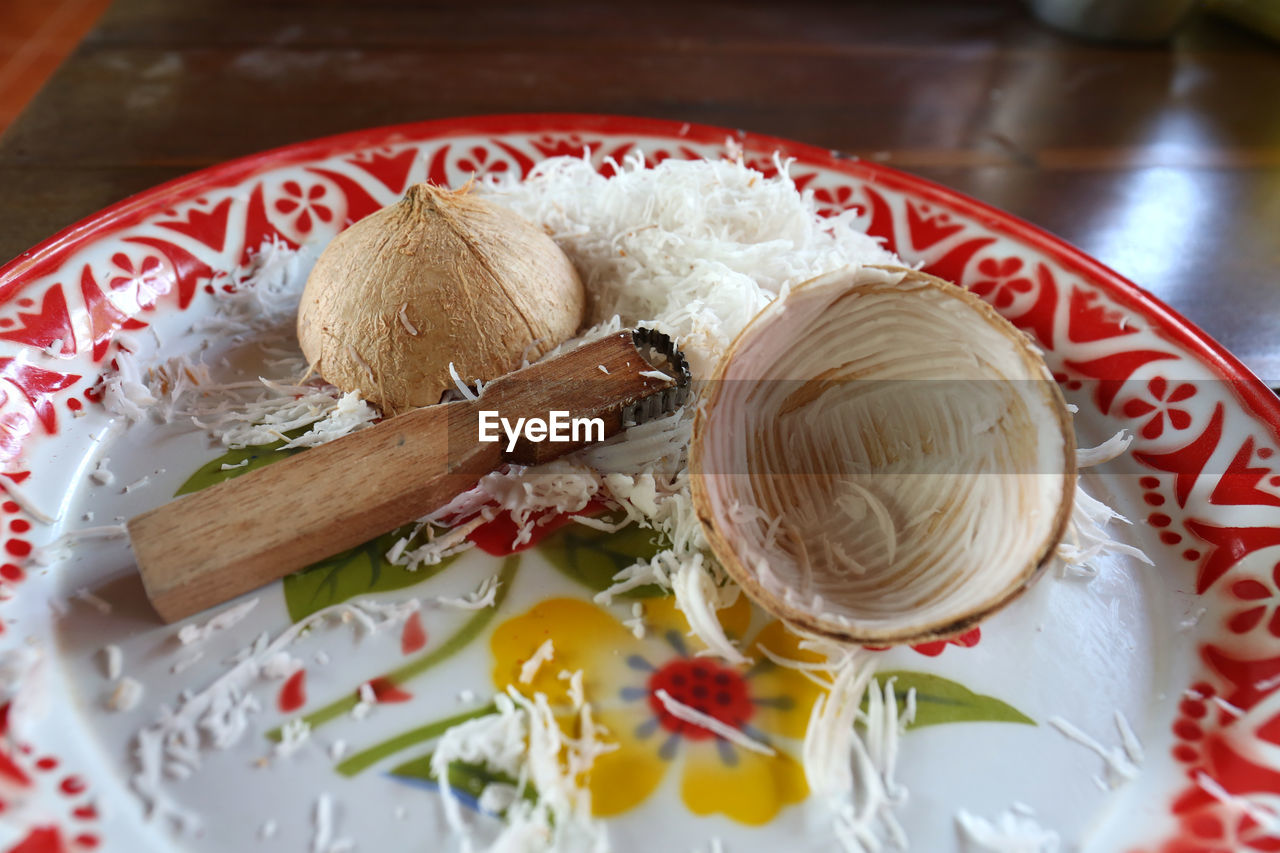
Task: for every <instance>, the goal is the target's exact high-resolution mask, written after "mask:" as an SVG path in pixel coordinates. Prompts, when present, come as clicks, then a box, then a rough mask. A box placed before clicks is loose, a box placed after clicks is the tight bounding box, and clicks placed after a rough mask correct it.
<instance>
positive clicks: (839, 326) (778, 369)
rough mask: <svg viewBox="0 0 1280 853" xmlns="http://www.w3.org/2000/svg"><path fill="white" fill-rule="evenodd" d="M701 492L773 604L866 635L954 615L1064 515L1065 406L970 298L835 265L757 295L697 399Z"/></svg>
mask: <svg viewBox="0 0 1280 853" xmlns="http://www.w3.org/2000/svg"><path fill="white" fill-rule="evenodd" d="M691 464H692V468H693V471H694V478H693V493H694V501H695V506H696V508H697V511H698V514H699V517H700V519H701V520H702V522H703V526H704V528H705V529H706V530H707V533H708V539H709V541H710V543H711V545H712V548H713V550H714V552H715V554H716V557H717V558H718V559H719V560H720V562H721V563H722V564H723V565H724V566H725V568H726V569H727V570H728V571H729V572H730V574H731V575H732V576H733V577H734V578H735V579H736V580H737V581H738V582H739V583H741V584H742V585H743V587H744V588H745V589H746V591H747V592H748V594H750V595H751V596H753V597H754V598H755V599H756V600H757V601H759V602H760V603H761V604H762V605H763V606H765V607H766V608H767V609H769V610H771V611H772V612H774V613H775V614H776V615H778V616H781V617H783V618H786V619H789V620H791V621H792V622H794V623H796V624H798V625H799V626H801V627H803V628H806V629H808V630H811V631H815V632H818V633H821V634H824V635H828V636H835V637H839V638H843V639H848V640H853V641H857V642H864V643H898V642H919V641H923V640H927V639H935V638H939V637H944V636H948V635H951V634H954V633H957V632H960V631H963V630H965V629H966V628H968V627H969V626H971V625H972V624H973V623H974V622H976V621H978V620H980V619H982V618H984V617H985V616H986V615H988V614H990V613H991V612H993V611H994V610H996V609H998V608H999V607H1000V606H1002V605H1003V604H1005V603H1006V602H1008V601H1009V600H1011V599H1012V598H1013V597H1015V596H1016V595H1017V594H1018V593H1019V592H1021V591H1022V590H1023V589H1024V588H1025V587H1026V586H1027V585H1028V584H1029V583H1030V582H1031V581H1032V580H1033V579H1034V578H1035V577H1036V576H1037V575H1038V573H1039V571H1040V570H1041V569H1042V568H1043V567H1044V565H1045V563H1046V561H1047V560H1049V559H1050V558H1051V555H1052V553H1053V551H1054V546H1055V545H1056V543H1057V542H1058V540H1059V539H1060V538H1061V536H1062V534H1063V531H1064V529H1065V526H1066V523H1067V519H1068V517H1069V515H1070V508H1071V498H1072V495H1073V494H1074V484H1075V443H1074V437H1073V434H1072V430H1071V424H1070V415H1069V413H1068V412H1067V409H1066V405H1065V402H1064V401H1063V399H1062V396H1061V392H1060V391H1059V389H1058V387H1057V385H1056V383H1054V381H1053V379H1052V377H1051V375H1050V374H1049V371H1048V369H1047V368H1046V367H1045V364H1044V361H1043V359H1042V358H1041V356H1040V353H1039V351H1038V350H1036V349H1035V347H1034V346H1033V345H1032V344H1031V342H1030V341H1029V340H1028V339H1027V338H1026V337H1025V336H1024V335H1023V334H1022V333H1021V332H1019V331H1018V330H1017V329H1016V328H1015V327H1013V326H1012V325H1011V324H1010V323H1008V322H1007V321H1006V320H1004V319H1003V318H1001V317H1000V316H999V315H997V314H996V313H995V312H994V311H993V310H992V309H991V308H990V306H988V305H987V304H986V303H984V302H982V301H981V300H979V299H978V298H976V297H974V296H973V295H972V294H969V293H967V292H966V291H964V290H962V289H960V288H958V287H956V286H954V285H952V284H950V283H948V282H945V281H942V280H940V279H937V278H934V277H932V276H928V275H925V274H923V273H919V272H915V271H911V270H906V269H901V268H888V267H861V268H847V269H844V270H840V271H837V272H834V273H830V274H827V275H824V276H821V277H819V278H816V279H813V280H811V281H809V282H806V283H805V284H802V285H799V286H797V287H795V288H793V289H792V290H791V291H790V293H789V294H788V295H787V296H785V297H784V298H782V299H779V300H777V301H775V302H774V303H772V304H771V305H770V306H769V307H767V308H766V309H765V310H764V311H763V312H762V313H761V314H760V315H759V316H758V317H756V319H755V320H753V321H752V322H751V324H750V325H749V326H747V328H746V329H744V331H743V332H742V333H741V334H740V335H739V337H738V338H737V339H736V340H735V341H734V343H733V345H732V346H731V348H730V350H729V352H728V354H727V355H726V357H725V359H724V360H723V362H722V363H721V365H720V367H719V370H718V372H717V374H716V378H715V379H714V380H713V381H712V382H711V384H710V385H709V387H708V388H707V389H706V390H705V392H704V395H703V404H702V407H701V409H700V411H699V414H698V418H697V421H696V423H695V427H694V439H693V448H692V460H691Z"/></svg>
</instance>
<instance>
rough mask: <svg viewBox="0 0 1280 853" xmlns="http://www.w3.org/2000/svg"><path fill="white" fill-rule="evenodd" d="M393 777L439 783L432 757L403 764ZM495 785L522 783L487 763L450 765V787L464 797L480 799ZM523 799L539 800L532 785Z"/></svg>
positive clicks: (455, 763)
mask: <svg viewBox="0 0 1280 853" xmlns="http://www.w3.org/2000/svg"><path fill="white" fill-rule="evenodd" d="M391 775H392V776H399V777H400V778H401V779H412V780H415V781H419V782H428V783H430V784H433V785H434V784H435V783H436V776H435V774H434V773H432V772H431V755H430V754H427V755H424V756H422V757H421V758H415V759H414V760H413V761H410V762H407V763H405V764H401V765H400V766H399V767H397V768H395V769H394V770H392V771H391ZM495 782H496V783H499V784H505V785H511V786H512V787H515V786H516V785H518V784H519V781H518V780H516V779H515V778H514V777H512V776H510V775H508V774H506V773H503V772H501V771H498V770H491V769H490V768H488V767H486V766H485V765H483V764H473V763H471V762H469V761H454V762H451V763H450V764H449V786H450V787H451V788H453V789H454V791H456V792H458V793H460V794H462V795H463V796H470V797H474V798H476V799H479V797H480V795H481V794H483V793H484V789H485V788H486V787H487V786H489V785H491V784H493V783H495ZM522 796H523V797H524V799H526V800H528V801H529V802H531V803H532V802H536V801H537V799H538V797H537V794H536V793H535V792H534V790H533V788H532V787H531V786H527V787H525V789H524V791H523V794H522Z"/></svg>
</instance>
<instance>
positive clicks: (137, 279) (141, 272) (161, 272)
mask: <svg viewBox="0 0 1280 853" xmlns="http://www.w3.org/2000/svg"><path fill="white" fill-rule="evenodd" d="M111 265H112V270H111V272H110V273H108V274H107V275H108V278H107V286H108V287H110V288H111V289H112V290H127V289H128V288H129V287H130V286H133V285H136V286H137V288H138V289H137V299H138V305H139V307H141V308H143V309H145V310H148V311H150V310H152V309H154V308H155V307H156V300H157V299H159V298H160V297H161V296H163V295H164V294H166V293H168V292H169V289H170V288H171V287H172V286H173V277H172V276H170V275H167V274H166V270H165V267H164V262H163V261H161V260H160V258H158V257H156V256H155V255H150V256H148V257H146V258H143V260H142V263H141V264H139V265H138V266H136V267H135V266H134V263H133V260H132V259H131V258H130V257H129V256H128V255H126V254H125V253H124V252H117V253H116V254H114V255H112V256H111Z"/></svg>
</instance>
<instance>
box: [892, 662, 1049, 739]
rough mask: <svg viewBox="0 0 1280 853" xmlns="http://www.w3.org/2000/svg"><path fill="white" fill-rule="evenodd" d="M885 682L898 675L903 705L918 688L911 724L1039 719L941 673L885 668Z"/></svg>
mask: <svg viewBox="0 0 1280 853" xmlns="http://www.w3.org/2000/svg"><path fill="white" fill-rule="evenodd" d="M876 678H877V679H879V681H880V683H881V684H884V683H885V681H886V680H888V679H890V678H892V679H895V681H894V683H893V689H894V693H895V694H896V695H897V697H898V706H899V708H902V707H905V706H906V701H907V691H908V690H910V689H911V688H912V687H914V688H915V689H916V719H915V722H914V723H913V724H912V725H911V728H913V729H918V728H922V727H924V726H936V725H940V724H942V723H977V722H993V723H1022V724H1025V725H1029V726H1034V725H1035V724H1036V723H1035V720H1033V719H1031V718H1030V717H1028V716H1027V715H1026V714H1024V713H1022V712H1021V711H1019V710H1018V709H1017V708H1015V707H1013V706H1012V705H1010V704H1009V703H1007V702H1002V701H1000V700H999V699H996V698H995V697H994V696H984V695H983V694H981V693H974V692H973V691H972V690H970V689H969V688H967V687H965V686H964V685H963V684H959V683H957V682H955V681H951V680H950V679H947V678H943V677H942V676H940V675H933V674H930V673H926V672H904V671H899V672H881V673H878V674H877V675H876Z"/></svg>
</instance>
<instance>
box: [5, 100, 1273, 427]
mask: <svg viewBox="0 0 1280 853" xmlns="http://www.w3.org/2000/svg"><path fill="white" fill-rule="evenodd" d="M569 130H572V131H584V130H586V131H595V132H599V133H611V134H619V133H630V134H638V135H656V136H667V137H678V138H681V139H686V140H689V141H691V142H701V143H717V142H722V141H723V140H724V139H725V138H726V137H734V138H736V139H737V141H738V142H739V143H740V144H741V145H742V146H743V147H744V148H747V149H750V150H754V151H775V150H776V151H778V152H780V153H782V154H783V155H784V156H789V157H796V158H797V159H799V160H801V161H804V162H807V163H812V164H814V165H820V166H823V167H826V168H829V169H832V170H835V171H841V172H845V173H847V174H850V175H853V176H855V177H860V178H864V179H866V180H869V181H872V182H876V183H882V184H884V185H886V186H889V187H891V188H893V189H896V190H899V191H909V192H911V193H913V194H915V195H917V196H920V197H924V198H928V199H930V200H933V201H938V202H941V203H944V204H946V205H947V206H949V207H952V208H953V209H956V210H958V211H961V212H964V213H966V214H968V215H970V216H973V217H974V218H975V219H978V220H979V221H981V222H982V223H983V225H985V226H986V227H988V228H990V229H991V230H993V231H996V232H1000V233H1003V234H1005V235H1008V236H1010V237H1014V238H1017V239H1020V240H1023V241H1025V242H1027V243H1029V244H1031V245H1033V246H1035V248H1036V249H1038V250H1040V251H1042V252H1044V253H1045V254H1047V255H1049V256H1051V257H1052V258H1054V260H1056V261H1058V262H1059V263H1061V264H1063V266H1065V267H1068V268H1071V269H1073V270H1075V271H1078V272H1080V273H1082V274H1084V275H1086V276H1088V277H1089V278H1092V279H1094V280H1095V281H1097V282H1098V283H1099V284H1102V285H1104V286H1106V287H1107V289H1108V290H1109V291H1110V295H1111V296H1112V297H1113V298H1115V299H1116V300H1118V301H1119V302H1121V303H1122V304H1124V305H1125V306H1126V307H1128V308H1130V309H1133V310H1135V311H1137V312H1139V313H1141V314H1143V315H1145V316H1146V317H1147V318H1148V319H1149V320H1151V321H1152V322H1153V323H1154V324H1155V325H1156V326H1157V327H1158V329H1159V331H1160V332H1162V333H1163V334H1165V335H1168V336H1169V337H1170V338H1172V339H1173V341H1175V342H1176V343H1179V344H1181V345H1182V346H1184V347H1186V348H1187V349H1189V350H1191V351H1192V352H1194V353H1195V354H1196V355H1198V356H1200V357H1201V358H1203V359H1205V360H1206V361H1207V362H1208V363H1209V364H1211V365H1212V366H1213V368H1214V369H1215V370H1217V371H1218V372H1219V373H1220V374H1221V375H1222V376H1223V377H1224V378H1227V379H1230V380H1233V382H1232V386H1233V391H1234V393H1235V394H1236V395H1237V396H1238V398H1239V399H1240V401H1241V402H1242V403H1243V404H1245V406H1246V407H1247V408H1248V409H1249V411H1250V412H1252V413H1253V414H1255V415H1257V416H1258V417H1259V418H1261V419H1262V420H1263V421H1264V422H1265V424H1266V425H1267V427H1268V428H1269V429H1270V431H1271V432H1272V434H1273V435H1275V436H1280V398H1278V397H1277V396H1276V395H1275V394H1274V393H1273V392H1272V391H1271V389H1270V388H1268V387H1267V386H1266V384H1265V383H1263V382H1262V380H1260V379H1259V378H1258V377H1257V376H1255V375H1254V374H1253V372H1252V371H1251V370H1249V368H1247V367H1245V365H1244V364H1243V363H1242V362H1241V361H1240V360H1239V359H1238V358H1236V356H1234V355H1232V354H1231V352H1229V351H1228V350H1227V349H1226V348H1225V347H1223V346H1222V344H1220V343H1218V342H1217V341H1216V340H1214V339H1213V338H1212V337H1210V336H1209V335H1208V334H1206V333H1205V332H1204V331H1203V330H1201V329H1200V328H1199V327H1198V326H1196V325H1195V324H1194V323H1192V322H1191V321H1190V320H1188V319H1187V318H1186V317H1183V316H1182V315H1181V314H1179V313H1178V312H1177V311H1175V310H1174V309H1173V308H1171V307H1169V306H1168V305H1166V304H1165V303H1164V302H1163V301H1161V300H1160V299H1159V298H1157V297H1156V296H1154V295H1152V294H1151V293H1149V292H1147V291H1146V290H1144V289H1143V288H1141V287H1139V286H1138V285H1137V284H1135V283H1134V282H1132V281H1130V280H1129V279H1127V278H1125V277H1124V276H1122V275H1120V273H1118V272H1116V271H1115V270H1113V269H1111V268H1110V267H1108V266H1106V265H1105V264H1103V263H1101V262H1099V261H1097V260H1095V259H1094V258H1093V257H1091V256H1090V255H1089V254H1087V253H1086V252H1084V251H1083V250H1081V249H1079V248H1076V247H1075V246H1073V245H1071V244H1070V243H1068V242H1066V241H1065V240H1063V239H1062V238H1060V237H1057V236H1055V235H1053V234H1051V233H1049V232H1048V231H1046V230H1044V229H1042V228H1039V227H1037V226H1035V225H1032V224H1030V223H1028V222H1026V221H1024V220H1022V219H1020V218H1018V217H1016V216H1013V215H1012V214H1009V213H1005V212H1004V211H1002V210H1000V209H998V208H996V207H993V206H991V205H989V204H986V203H984V202H981V201H978V200H977V199H975V198H972V197H970V196H967V195H965V194H964V193H961V192H957V191H956V190H953V189H950V188H948V187H945V186H942V185H941V184H937V183H935V182H933V181H930V180H928V179H926V178H922V177H919V176H917V175H913V174H910V173H907V172H903V171H900V170H898V169H894V168H892V167H889V166H885V165H882V164H879V163H872V162H868V161H866V160H861V159H857V158H854V157H852V156H850V155H847V154H843V153H841V152H839V151H836V150H834V149H825V148H821V147H819V146H816V145H810V144H808V143H803V142H796V141H794V140H790V139H784V138H782V137H776V136H770V135H767V134H758V133H751V132H747V131H742V130H733V129H730V128H725V127H718V126H715V125H706V124H694V123H691V122H679V121H672V120H668V119H653V118H641V117H635V116H622V115H603V114H595V113H504V114H497V115H479V116H463V117H457V118H446V119H436V120H431V121H421V122H412V123H407V124H394V125H384V126H382V127H374V128H367V129H364V130H356V131H350V132H347V133H341V134H337V135H334V136H326V137H321V138H319V139H312V140H308V141H304V142H295V143H291V144H288V145H283V146H281V147H279V148H273V149H269V150H267V151H261V152H258V153H256V154H250V155H248V156H245V157H240V158H237V159H235V160H230V161H228V162H226V163H220V164H218V165H216V166H210V167H208V168H206V169H201V170H199V171H196V172H192V173H190V174H187V175H184V176H181V177H178V178H174V179H173V180H171V181H167V182H165V183H163V184H160V185H158V186H156V187H153V188H152V189H149V190H145V191H143V192H141V193H138V194H137V195H133V196H130V197H128V198H126V199H123V200H121V201H119V202H117V203H115V204H113V205H110V206H109V207H106V208H104V209H102V210H100V211H98V212H97V213H95V214H92V215H90V216H88V217H85V218H84V219H82V220H80V221H79V222H76V223H75V224H73V225H70V226H68V227H66V228H64V229H62V230H61V231H59V232H58V233H56V234H54V235H53V236H52V237H49V238H48V239H46V240H44V241H42V242H41V243H38V244H37V245H35V246H33V247H32V248H31V249H29V250H27V251H26V252H23V253H22V254H20V255H19V256H18V257H16V258H14V259H13V260H11V261H9V262H8V263H6V264H5V265H4V266H2V267H0V303H3V302H6V301H8V299H9V298H10V297H11V296H12V294H13V293H14V292H15V291H16V290H17V289H18V287H19V286H20V285H21V284H22V282H23V281H24V280H25V279H27V278H28V277H34V276H38V275H40V274H41V273H42V272H43V271H44V270H47V269H52V268H53V267H55V266H56V265H57V264H59V263H60V262H61V261H62V260H64V259H65V258H67V257H68V256H69V255H70V254H71V253H73V252H74V251H76V250H77V249H78V248H80V247H82V246H83V245H84V244H86V243H88V242H89V241H90V240H92V239H93V238H94V237H96V236H97V235H99V234H102V233H103V232H105V231H106V230H107V229H108V228H123V227H125V226H128V225H131V224H134V223H136V222H139V221H141V220H142V219H144V218H145V217H147V216H148V215H150V214H153V213H155V212H157V211H159V210H163V209H165V208H167V207H169V206H170V205H171V204H172V203H173V201H174V200H175V198H179V197H186V196H188V195H191V194H196V193H199V192H200V191H201V190H202V189H205V188H210V187H215V186H225V185H227V184H229V183H233V182H237V181H240V180H242V179H244V178H246V177H249V176H251V175H254V174H257V173H259V172H262V171H266V170H268V169H272V168H277V167H279V166H284V165H289V164H292V163H297V162H302V161H306V160H310V159H313V158H316V157H319V156H325V155H330V154H334V153H340V152H343V151H348V150H356V149H359V148H365V147H369V146H373V145H382V144H388V143H393V142H398V141H408V140H412V139H422V138H426V137H433V138H443V137H449V136H460V135H464V134H473V133H490V134H495V133H510V132H523V133H530V132H539V131H569Z"/></svg>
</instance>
